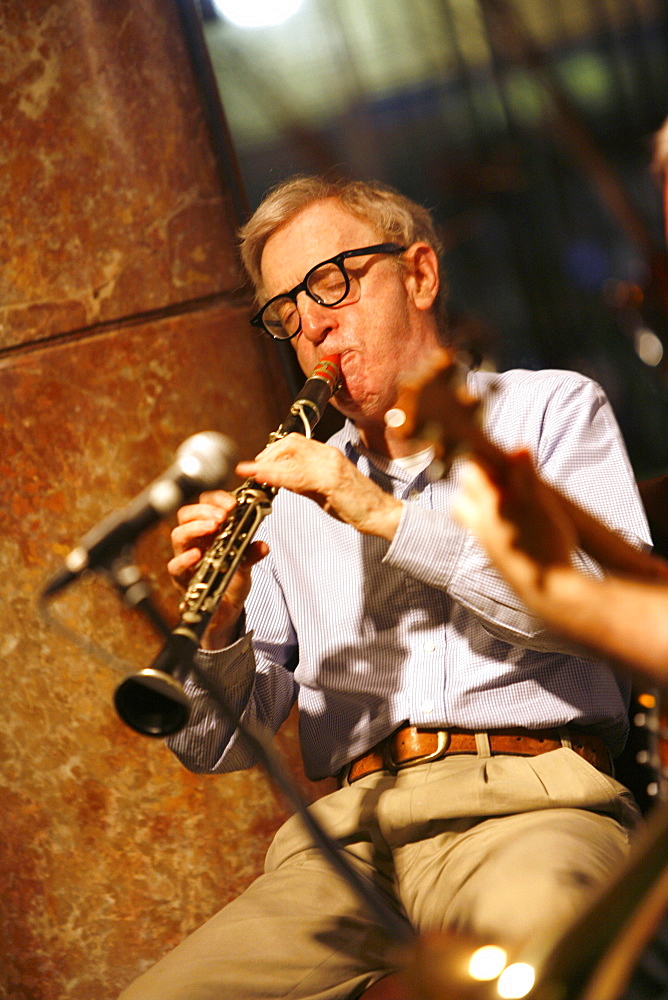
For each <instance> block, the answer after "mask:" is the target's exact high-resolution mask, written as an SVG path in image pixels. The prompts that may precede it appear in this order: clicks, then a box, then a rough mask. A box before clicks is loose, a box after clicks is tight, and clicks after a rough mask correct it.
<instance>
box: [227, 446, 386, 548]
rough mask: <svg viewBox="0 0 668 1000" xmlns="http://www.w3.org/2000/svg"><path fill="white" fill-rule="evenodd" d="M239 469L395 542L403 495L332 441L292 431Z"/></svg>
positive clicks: (338, 517) (354, 525) (364, 531)
mask: <svg viewBox="0 0 668 1000" xmlns="http://www.w3.org/2000/svg"><path fill="white" fill-rule="evenodd" d="M236 471H237V473H238V474H239V475H241V476H252V477H253V478H254V479H256V480H257V481H258V482H260V483H266V484H268V485H269V486H275V487H279V486H282V487H284V488H285V489H288V490H291V491H292V492H293V493H299V494H301V496H305V497H309V498H310V499H311V500H314V501H315V502H316V503H317V504H318V505H319V506H320V507H322V509H323V510H324V511H326V512H327V513H328V514H331V515H332V517H335V518H337V519H338V520H339V521H343V522H345V523H346V524H350V525H352V526H353V527H354V528H356V529H357V530H358V531H360V532H362V534H365V535H377V536H379V537H380V538H385V539H387V541H392V539H393V538H394V534H395V532H396V530H397V526H398V524H399V520H400V518H401V510H402V505H401V501H400V500H396V499H395V498H394V497H392V496H390V495H389V494H388V493H385V492H384V490H382V489H381V488H380V486H377V485H376V484H375V483H373V482H372V481H371V480H370V479H368V478H367V476H364V475H362V473H361V472H358V470H357V469H356V468H355V466H354V465H353V464H352V462H349V461H348V459H347V458H346V457H345V456H344V455H342V454H341V452H340V451H338V450H337V449H336V448H333V447H332V446H331V445H327V444H322V443H321V442H320V441H313V440H309V439H307V438H305V437H303V436H302V435H301V434H288V436H287V437H285V438H281V439H280V440H279V441H274V442H273V443H272V444H270V445H268V446H267V447H266V448H265V449H264V451H262V452H260V454H259V455H258V456H257V457H256V458H255V460H254V461H253V462H240V463H239V465H238V466H237V470H236Z"/></svg>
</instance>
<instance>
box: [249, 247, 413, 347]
mask: <svg viewBox="0 0 668 1000" xmlns="http://www.w3.org/2000/svg"><path fill="white" fill-rule="evenodd" d="M406 249H407V248H406V247H403V246H400V245H399V244H398V243H374V244H373V246H370V247H359V248H358V249H357V250H344V251H343V253H337V254H336V256H334V257H330V258H329V260H323V261H322V263H320V264H316V265H315V267H312V268H311V270H310V271H308V272H307V274H306V275H305V277H304V280H303V281H300V282H299V284H298V285H295V287H294V288H291V289H290V291H289V292H283V294H282V295H275V296H274V297H273V299H269V301H268V302H265V304H264V305H263V306H262V308H261V309H260V311H259V312H258V313H256V314H255V316H253V318H252V319H251V323H252V324H253V326H259V327H260V329H261V330H264V331H265V333H268V334H269V336H270V337H274V338H275V339H276V340H291V339H292V338H293V337H296V336H297V334H298V333H299V331H300V330H301V328H302V318H301V316H300V315H299V307H298V306H297V296H298V295H299V293H300V292H305V293H306V294H307V295H308V296H309V298H312V299H313V301H314V302H317V303H318V305H321V306H338V305H339V303H340V302H343V300H344V299H345V298H346V297H347V296H348V295H349V293H350V289H351V282H352V280H355V279H351V276H350V275H349V274H348V272H347V270H346V268H345V266H344V263H343V262H344V261H345V260H347V259H348V257H363V256H365V255H366V254H372V253H390V254H398V253H403V252H404V251H405V250H406Z"/></svg>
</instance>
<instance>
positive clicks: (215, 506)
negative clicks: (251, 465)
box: [167, 490, 269, 649]
mask: <svg viewBox="0 0 668 1000" xmlns="http://www.w3.org/2000/svg"><path fill="white" fill-rule="evenodd" d="M235 506H236V500H235V498H234V497H233V496H232V495H231V494H230V493H225V492H224V491H223V490H215V491H212V492H210V493H202V495H201V496H200V498H199V503H196V504H189V505H188V506H186V507H181V509H180V510H179V511H178V512H177V520H178V525H177V527H176V528H174V530H173V531H172V548H173V550H174V557H173V558H172V559H170V561H169V562H168V564H167V571H168V573H169V575H170V576H171V578H172V581H173V583H174V585H175V586H176V588H177V589H178V590H180V591H182V592H183V591H185V589H186V588H187V586H188V582H189V580H190V578H191V577H192V575H193V572H194V570H195V567H196V565H197V563H198V562H199V561H200V559H201V558H202V556H203V555H204V553H205V552H206V550H207V549H208V548H209V546H210V545H211V543H212V542H213V540H214V538H215V536H216V535H217V534H218V532H219V531H220V529H221V527H222V525H223V523H224V521H225V519H226V517H227V516H228V514H229V513H230V512H231V511H232V510H233V509H234V507H235ZM268 552H269V546H268V545H267V544H266V542H252V543H251V544H250V545H249V546H248V548H247V549H246V552H245V553H244V557H243V559H242V561H241V563H240V565H239V568H238V570H237V572H236V573H235V574H234V576H233V577H232V580H231V581H230V585H229V586H228V588H227V590H226V591H225V594H224V595H223V598H222V600H221V601H220V603H219V605H218V607H217V609H216V611H215V613H214V615H213V617H212V619H211V622H210V623H209V627H208V629H207V631H206V633H205V635H204V637H203V639H202V647H203V648H204V649H219V648H221V647H223V646H227V645H229V643H230V642H231V641H232V639H233V638H234V634H235V630H236V625H237V622H238V620H239V617H240V615H241V612H242V611H243V607H244V603H245V601H246V598H247V596H248V592H249V590H250V586H251V568H252V567H253V566H254V565H255V563H256V562H258V561H259V560H260V559H262V558H264V556H266V555H267V553H268Z"/></svg>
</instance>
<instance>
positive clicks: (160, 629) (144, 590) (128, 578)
mask: <svg viewBox="0 0 668 1000" xmlns="http://www.w3.org/2000/svg"><path fill="white" fill-rule="evenodd" d="M98 568H99V569H100V570H101V571H102V572H103V573H104V575H105V576H106V577H107V578H108V579H109V580H110V581H111V583H112V584H113V586H114V587H115V589H116V590H117V591H118V593H119V594H120V596H121V599H122V600H123V603H124V604H125V605H126V606H127V607H128V608H131V609H133V610H137V611H139V612H140V613H141V614H142V615H143V616H144V617H145V618H146V619H147V620H148V621H149V622H150V623H151V625H152V626H153V628H154V629H155V631H156V632H157V633H158V635H160V636H161V637H162V638H163V639H166V638H167V637H168V636H169V635H171V632H172V630H171V626H170V625H169V623H168V622H167V620H166V619H165V618H164V617H163V615H162V614H161V613H160V611H159V610H158V608H157V606H156V604H155V602H154V601H153V597H152V595H151V588H150V587H149V585H148V583H147V582H146V580H144V578H143V576H142V574H141V570H140V569H139V567H138V566H137V565H136V564H135V562H134V559H133V557H132V549H131V547H130V546H129V545H127V546H125V547H124V548H123V549H121V551H120V552H119V554H118V555H117V556H115V557H114V558H113V559H110V560H109V562H108V563H105V564H103V565H102V566H100V567H98Z"/></svg>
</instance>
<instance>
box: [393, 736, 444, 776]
mask: <svg viewBox="0 0 668 1000" xmlns="http://www.w3.org/2000/svg"><path fill="white" fill-rule="evenodd" d="M436 737H437V742H436V749H435V750H433V751H432V752H431V753H426V754H423V755H422V756H421V757H415V758H414V759H413V760H401V761H396V760H395V759H394V755H393V753H392V743H391V742H390V743H388V746H387V757H388V764H389V765H390V770H392V771H403V770H404V769H405V768H407V767H416V766H417V765H418V764H426V763H427V762H428V761H430V760H439V758H441V757H442V756H443V754H444V753H445V751H446V750H447V749H448V747H449V746H450V733H449V731H448V730H447V729H437V730H436Z"/></svg>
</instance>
